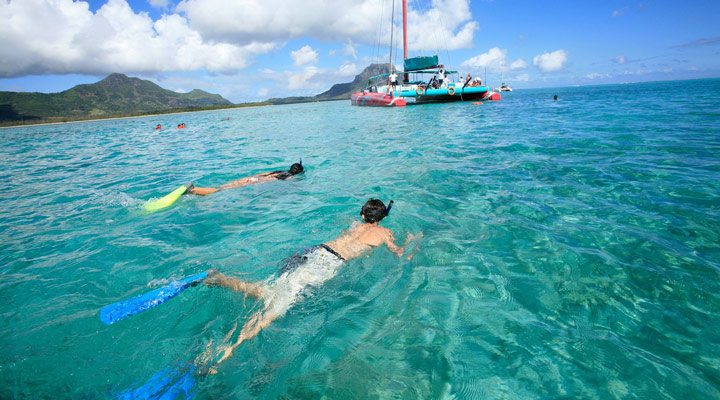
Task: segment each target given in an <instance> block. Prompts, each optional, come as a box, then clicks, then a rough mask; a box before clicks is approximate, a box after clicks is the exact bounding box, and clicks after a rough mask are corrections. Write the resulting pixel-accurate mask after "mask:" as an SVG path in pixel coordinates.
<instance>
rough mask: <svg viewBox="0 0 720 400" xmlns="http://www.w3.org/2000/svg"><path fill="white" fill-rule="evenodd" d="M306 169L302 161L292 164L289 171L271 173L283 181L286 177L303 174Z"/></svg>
mask: <svg viewBox="0 0 720 400" xmlns="http://www.w3.org/2000/svg"><path fill="white" fill-rule="evenodd" d="M304 171H305V168H303V166H302V161H300V162H299V163H295V164H293V165H291V166H290V169H289V170H287V171H273V172H271V173H270V174H272V176H274V177H275V179H280V180H281V181H284V180H285V179H287V178H289V177H291V176H293V175H297V174H302V173H303V172H304Z"/></svg>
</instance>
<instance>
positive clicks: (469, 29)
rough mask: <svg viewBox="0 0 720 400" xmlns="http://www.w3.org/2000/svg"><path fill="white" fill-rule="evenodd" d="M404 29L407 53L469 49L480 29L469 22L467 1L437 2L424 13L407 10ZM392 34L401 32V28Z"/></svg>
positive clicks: (475, 24)
mask: <svg viewBox="0 0 720 400" xmlns="http://www.w3.org/2000/svg"><path fill="white" fill-rule="evenodd" d="M408 26H409V28H408V47H410V49H411V50H418V51H437V52H440V51H441V50H457V49H464V48H469V47H472V44H473V36H474V34H475V31H476V30H478V29H480V24H478V23H477V22H476V21H474V20H473V19H472V12H471V10H470V1H469V0H437V1H433V2H432V8H429V9H427V10H422V11H418V10H414V9H410V10H408ZM395 32H402V26H397V27H396V28H395ZM396 37H399V36H396Z"/></svg>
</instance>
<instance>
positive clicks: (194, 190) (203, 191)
mask: <svg viewBox="0 0 720 400" xmlns="http://www.w3.org/2000/svg"><path fill="white" fill-rule="evenodd" d="M304 171H305V169H304V168H303V166H302V161H300V162H299V163H295V164H293V165H291V166H290V169H289V170H288V171H273V172H263V173H262V174H257V175H253V176H248V177H245V178H241V179H238V180H235V181H232V182H229V183H226V184H224V185H221V186H218V187H216V188H212V187H207V188H205V187H195V186H193V184H192V183H190V184H188V188H187V192H185V193H186V194H196V195H198V196H207V195H209V194H213V193H215V192H219V191H220V190H225V189H232V188H239V187H243V186H247V185H254V184H256V183H263V182H269V181H277V180H280V181H284V180H285V179H287V178H290V177H292V176H294V175H297V174H301V173H303V172H304Z"/></svg>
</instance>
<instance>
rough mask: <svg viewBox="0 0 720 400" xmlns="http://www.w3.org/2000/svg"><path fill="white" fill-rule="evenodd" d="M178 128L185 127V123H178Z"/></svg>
mask: <svg viewBox="0 0 720 400" xmlns="http://www.w3.org/2000/svg"><path fill="white" fill-rule="evenodd" d="M177 128H178V129H185V123H184V122H183V123H181V124H178V127H177Z"/></svg>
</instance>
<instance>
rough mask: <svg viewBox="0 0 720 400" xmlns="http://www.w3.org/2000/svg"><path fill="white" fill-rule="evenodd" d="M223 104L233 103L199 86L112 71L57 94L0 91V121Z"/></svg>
mask: <svg viewBox="0 0 720 400" xmlns="http://www.w3.org/2000/svg"><path fill="white" fill-rule="evenodd" d="M222 105H232V103H231V102H230V101H228V100H226V99H224V98H223V97H222V96H220V95H217V94H211V93H207V92H203V91H202V90H198V89H195V90H193V91H191V92H190V93H176V92H173V91H171V90H167V89H163V88H161V87H160V86H158V85H156V84H154V83H152V82H150V81H146V80H142V79H139V78H130V77H128V76H126V75H123V74H111V75H109V76H108V77H106V78H105V79H103V80H101V81H100V82H97V83H93V84H89V85H78V86H75V87H73V88H71V89H68V90H66V91H64V92H60V93H50V94H47V93H19V92H0V122H2V121H17V120H43V119H48V118H53V117H67V118H86V117H107V116H112V115H127V114H142V113H153V112H159V111H166V110H171V109H184V108H194V107H207V106H222Z"/></svg>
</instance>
